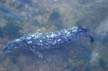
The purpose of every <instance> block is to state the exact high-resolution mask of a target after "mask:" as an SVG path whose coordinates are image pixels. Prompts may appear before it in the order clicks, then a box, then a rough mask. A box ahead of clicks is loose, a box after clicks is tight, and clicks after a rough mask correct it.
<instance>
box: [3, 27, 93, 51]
mask: <svg viewBox="0 0 108 71" xmlns="http://www.w3.org/2000/svg"><path fill="white" fill-rule="evenodd" d="M81 37H87V38H88V39H89V41H90V43H92V42H93V41H94V38H93V36H92V35H91V34H90V32H89V31H88V30H87V29H85V28H82V27H73V28H70V29H64V30H61V31H57V32H49V33H35V34H29V35H26V36H23V37H21V38H18V39H15V40H13V41H9V42H8V43H7V44H6V46H5V47H4V49H3V51H4V52H13V51H14V50H20V51H25V50H29V51H31V52H36V51H40V50H51V49H57V48H63V46H64V45H65V46H68V45H71V44H72V45H74V44H76V42H77V43H79V41H80V40H81Z"/></svg>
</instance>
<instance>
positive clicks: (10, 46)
mask: <svg viewBox="0 0 108 71" xmlns="http://www.w3.org/2000/svg"><path fill="white" fill-rule="evenodd" d="M23 46H24V44H23V42H22V40H20V39H16V40H14V41H10V42H8V43H7V44H6V45H5V47H4V49H3V51H4V52H11V51H14V50H16V49H20V48H22V47H23Z"/></svg>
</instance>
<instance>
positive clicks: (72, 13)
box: [0, 0, 108, 71]
mask: <svg viewBox="0 0 108 71" xmlns="http://www.w3.org/2000/svg"><path fill="white" fill-rule="evenodd" d="M107 5H108V1H107V0H99V1H97V0H91V1H89V0H66V1H65V0H10V1H8V0H7V1H5V0H1V1H0V71H107V70H108V55H107V51H108V48H107V46H108V44H107V42H108V40H107V36H108V28H107V27H108V24H107V22H108V6H107ZM74 26H80V27H84V28H86V29H87V30H89V32H90V33H91V34H92V35H93V37H94V42H93V43H92V44H91V43H90V41H89V40H88V39H87V38H85V37H81V40H77V41H74V42H72V43H73V44H69V45H64V44H62V45H60V47H65V48H59V49H52V50H45V51H44V50H41V51H38V52H36V55H35V54H32V53H28V51H25V52H24V53H22V52H21V53H20V54H19V52H18V51H15V52H13V53H10V54H7V53H4V52H2V49H3V48H4V47H5V46H6V44H7V43H8V42H11V41H13V40H15V39H18V38H20V37H22V36H27V35H28V34H34V33H37V32H44V33H47V32H55V31H61V30H63V29H68V28H72V27H74ZM73 39H74V38H73ZM52 43H53V42H52Z"/></svg>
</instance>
